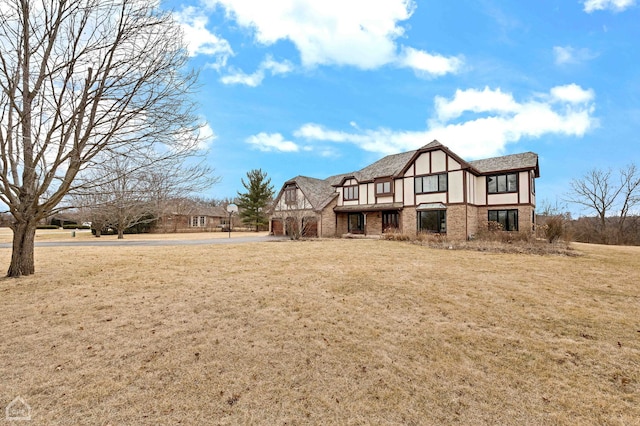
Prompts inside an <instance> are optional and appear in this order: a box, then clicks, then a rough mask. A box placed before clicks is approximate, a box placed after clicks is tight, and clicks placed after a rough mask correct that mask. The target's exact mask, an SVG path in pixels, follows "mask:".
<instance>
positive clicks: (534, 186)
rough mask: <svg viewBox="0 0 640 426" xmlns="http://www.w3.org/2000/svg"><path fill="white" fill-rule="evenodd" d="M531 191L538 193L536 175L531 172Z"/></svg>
mask: <svg viewBox="0 0 640 426" xmlns="http://www.w3.org/2000/svg"><path fill="white" fill-rule="evenodd" d="M531 193H532V194H535V193H536V175H535V174H534V173H531Z"/></svg>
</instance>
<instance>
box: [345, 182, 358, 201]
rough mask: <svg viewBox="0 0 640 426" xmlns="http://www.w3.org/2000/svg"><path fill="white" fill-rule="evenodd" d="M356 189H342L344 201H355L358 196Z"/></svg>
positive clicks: (356, 187) (349, 187)
mask: <svg viewBox="0 0 640 426" xmlns="http://www.w3.org/2000/svg"><path fill="white" fill-rule="evenodd" d="M358 188H359V186H358V185H351V186H345V187H344V188H343V191H344V199H345V201H352V200H357V199H358V196H359V195H358V193H359V191H358Z"/></svg>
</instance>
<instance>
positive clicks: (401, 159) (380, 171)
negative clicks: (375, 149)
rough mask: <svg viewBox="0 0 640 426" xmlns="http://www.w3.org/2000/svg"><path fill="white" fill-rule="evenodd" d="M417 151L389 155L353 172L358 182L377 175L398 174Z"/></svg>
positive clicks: (369, 179) (368, 179) (371, 178)
mask: <svg viewBox="0 0 640 426" xmlns="http://www.w3.org/2000/svg"><path fill="white" fill-rule="evenodd" d="M415 153H416V151H409V152H401V153H400V154H393V155H387V156H386V157H384V158H381V159H380V160H378V161H376V162H375V163H373V164H371V165H369V166H367V167H365V168H364V169H361V170H359V171H357V172H355V173H354V174H353V176H354V177H355V178H356V179H357V180H358V182H367V181H372V180H373V179H375V178H377V177H388V176H396V175H397V174H398V173H400V171H401V170H402V169H403V168H404V166H406V165H407V163H408V162H409V160H411V158H412V157H413V155H414V154H415Z"/></svg>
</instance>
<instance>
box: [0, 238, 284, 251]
mask: <svg viewBox="0 0 640 426" xmlns="http://www.w3.org/2000/svg"><path fill="white" fill-rule="evenodd" d="M285 240H287V238H286V237H272V236H266V237H236V238H233V237H232V238H210V239H205V240H135V241H133V240H126V239H124V240H115V241H114V240H100V239H97V238H96V239H95V240H84V241H36V247H76V246H77V247H80V246H82V247H110V246H125V247H135V246H143V247H151V246H188V245H201V244H241V243H261V242H266V241H285ZM0 248H11V243H0Z"/></svg>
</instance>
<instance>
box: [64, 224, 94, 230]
mask: <svg viewBox="0 0 640 426" xmlns="http://www.w3.org/2000/svg"><path fill="white" fill-rule="evenodd" d="M62 229H91V227H90V226H89V225H78V224H67V225H63V226H62Z"/></svg>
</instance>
